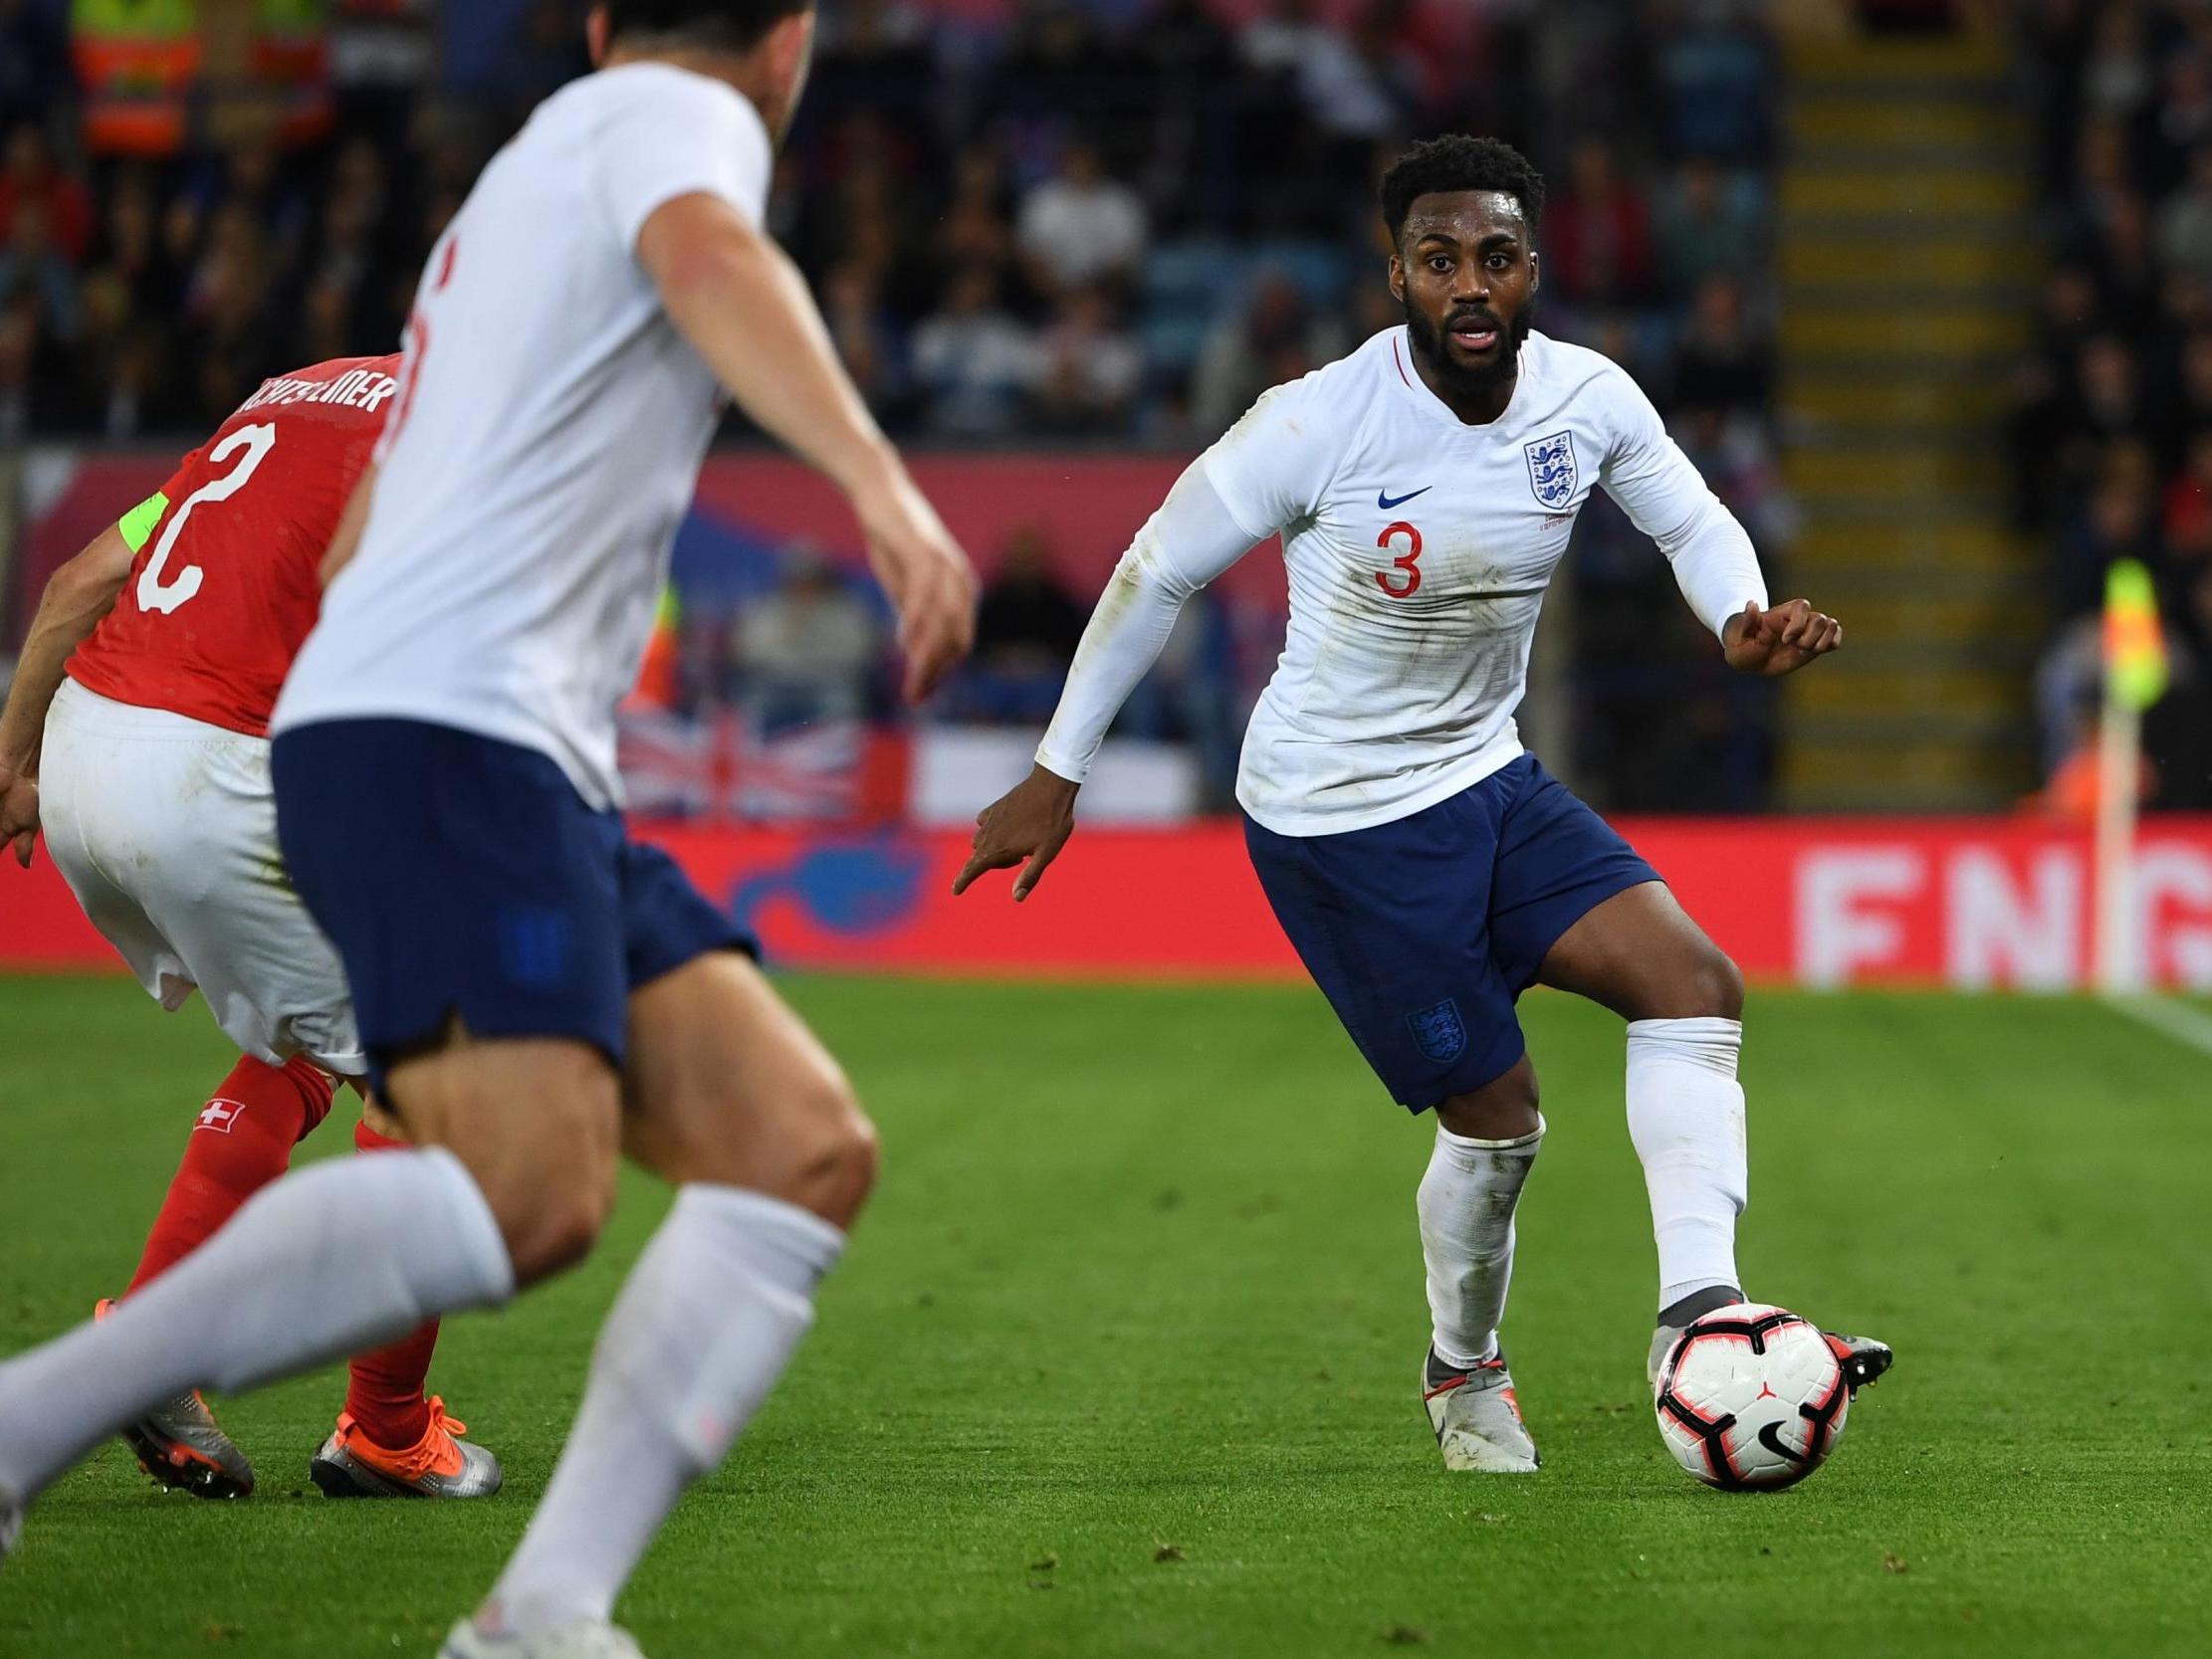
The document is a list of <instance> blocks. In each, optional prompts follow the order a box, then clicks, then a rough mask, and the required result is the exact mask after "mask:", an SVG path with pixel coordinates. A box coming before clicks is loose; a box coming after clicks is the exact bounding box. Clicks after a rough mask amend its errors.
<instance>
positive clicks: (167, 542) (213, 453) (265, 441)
mask: <svg viewBox="0 0 2212 1659" xmlns="http://www.w3.org/2000/svg"><path fill="white" fill-rule="evenodd" d="M276 447H277V429H276V427H275V426H274V425H272V424H268V423H264V424H262V425H260V426H242V427H240V428H239V429H238V430H237V431H236V432H233V433H232V434H231V435H230V436H229V437H228V438H225V439H224V440H223V441H222V442H221V443H219V444H217V445H216V446H215V447H214V448H213V449H212V450H210V451H209V452H208V456H207V459H208V462H209V464H210V465H220V464H221V463H222V462H225V461H228V460H229V459H230V458H231V457H232V456H234V455H236V454H237V453H238V452H239V451H240V450H244V451H245V452H246V458H245V459H244V460H243V461H241V462H239V463H238V465H237V466H235V467H233V468H232V469H231V470H230V471H229V472H227V473H225V474H224V475H223V476H222V477H221V478H217V479H210V480H209V481H208V482H207V483H205V484H203V485H201V486H200V487H199V488H198V489H197V490H195V491H193V492H192V493H191V494H190V495H189V496H187V497H185V498H184V500H183V501H182V502H181V503H179V504H178V506H177V510H176V511H175V512H174V513H172V514H170V515H169V521H168V522H167V523H166V524H164V525H163V526H162V528H161V539H160V540H159V541H157V542H155V543H154V545H153V557H151V558H150V559H148V560H146V567H145V568H144V569H143V570H141V571H139V572H138V608H139V609H140V610H142V611H159V612H160V613H161V614H162V615H163V616H166V615H168V614H169V613H170V612H171V611H173V610H175V609H176V608H177V607H178V606H179V605H181V604H183V603H184V602H185V601H186V600H187V599H189V598H191V597H192V595H193V594H195V593H197V592H199V590H200V582H201V581H202V580H203V579H204V577H205V574H206V573H205V572H204V571H202V570H201V569H200V567H199V566H198V565H196V564H187V565H186V566H185V567H184V568H183V569H181V570H179V571H178V572H177V573H176V580H174V581H166V582H165V581H163V580H162V579H161V574H162V572H163V571H164V570H165V569H166V568H167V567H168V563H169V554H170V552H171V551H172V550H173V549H174V548H175V546H176V538H177V537H178V536H180V535H182V534H183V533H184V520H185V519H187V518H191V517H192V510H193V509H194V508H195V507H198V506H199V505H200V504H201V503H202V502H223V501H228V500H230V498H231V497H233V496H235V495H237V494H238V492H239V491H241V490H243V489H245V488H246V481H247V480H248V479H250V478H252V477H253V476H254V469H255V468H256V467H258V466H260V465H261V464H262V462H263V461H265V460H266V459H268V455H269V452H270V451H271V450H273V449H275V448H276Z"/></svg>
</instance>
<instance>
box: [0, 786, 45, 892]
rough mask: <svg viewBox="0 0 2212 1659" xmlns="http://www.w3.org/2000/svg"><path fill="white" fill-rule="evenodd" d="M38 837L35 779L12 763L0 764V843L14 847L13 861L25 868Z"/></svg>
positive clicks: (29, 862) (37, 787)
mask: <svg viewBox="0 0 2212 1659" xmlns="http://www.w3.org/2000/svg"><path fill="white" fill-rule="evenodd" d="M38 838H39V781H38V779H37V778H35V777H26V776H24V775H23V774H22V773H20V772H18V771H16V770H15V768H14V767H12V766H0V845H4V846H7V847H9V848H11V849H13V851H14V853H15V861H16V863H18V864H20V865H22V866H23V868H24V869H26V870H28V869H30V868H31V849H32V847H33V846H35V845H36V844H37V842H38Z"/></svg>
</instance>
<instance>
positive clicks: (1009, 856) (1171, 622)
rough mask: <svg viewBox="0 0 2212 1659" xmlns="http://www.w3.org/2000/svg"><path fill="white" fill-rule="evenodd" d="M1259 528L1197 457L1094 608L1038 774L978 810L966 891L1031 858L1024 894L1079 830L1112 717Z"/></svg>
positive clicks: (1022, 882) (958, 885) (1021, 880)
mask: <svg viewBox="0 0 2212 1659" xmlns="http://www.w3.org/2000/svg"><path fill="white" fill-rule="evenodd" d="M1253 539H1254V538H1253V536H1252V534H1251V532H1250V531H1249V530H1247V529H1245V528H1244V527H1243V526H1242V525H1241V524H1239V523H1238V522H1237V520H1236V518H1235V516H1234V515H1233V514H1231V513H1230V512H1229V510H1228V507H1227V505H1226V504H1225V503H1224V502H1223V501H1222V500H1221V497H1220V495H1219V493H1218V492H1217V490H1216V489H1215V487H1214V484H1213V482H1212V481H1211V479H1210V478H1209V476H1208V473H1207V464H1206V462H1205V461H1203V460H1202V461H1199V462H1197V463H1195V464H1194V465H1193V466H1192V467H1191V469H1190V470H1189V471H1188V472H1186V473H1185V474H1184V475H1183V477H1182V478H1181V479H1179V480H1177V482H1176V486H1175V488H1174V489H1173V490H1171V491H1169V492H1168V499H1167V501H1166V502H1164V503H1163V504H1162V505H1161V508H1160V511H1159V512H1158V513H1155V514H1154V515H1153V516H1152V517H1151V518H1148V519H1147V520H1146V521H1145V526H1144V528H1143V529H1141V530H1139V531H1138V532H1137V539H1136V540H1135V541H1133V542H1131V543H1130V546H1129V551H1127V552H1126V553H1124V554H1122V557H1121V562H1120V563H1119V564H1117V565H1116V566H1115V567H1114V574H1113V577H1112V579H1111V580H1109V581H1108V582H1107V584H1106V591H1105V592H1104V593H1103V594H1101V595H1100V596H1099V600H1098V606H1097V608H1096V609H1095V610H1093V611H1092V612H1091V620H1090V626H1089V627H1087V628H1085V629H1084V630H1083V643H1082V644H1081V645H1080V646H1078V647H1077V648H1076V651H1075V662H1074V664H1073V666H1071V667H1070V668H1069V669H1068V673H1067V685H1066V687H1065V688H1064V689H1063V690H1062V691H1061V693H1060V706H1059V708H1058V709H1057V710H1056V711H1055V712H1054V713H1053V716H1052V725H1051V726H1050V728H1049V729H1047V730H1046V732H1045V733H1044V741H1043V742H1042V743H1040V744H1039V745H1038V746H1037V763H1036V766H1035V767H1034V769H1032V770H1031V771H1030V773H1029V775H1028V776H1027V777H1026V778H1024V779H1023V780H1022V781H1021V782H1020V783H1018V784H1016V785H1015V786H1014V787H1013V788H1012V789H1010V790H1008V791H1007V792H1006V794H1005V795H1003V796H1001V797H1000V798H999V799H998V800H996V801H995V802H993V803H992V804H991V805H990V806H987V807H986V808H984V810H983V811H982V812H981V813H979V814H978V815H977V818H976V841H975V851H974V854H973V856H971V857H970V859H969V860H968V863H967V866H966V867H965V868H964V869H963V870H962V871H961V873H960V875H959V876H958V877H957V878H955V880H954V882H953V892H954V894H955V895H956V896H957V895H959V894H963V893H966V892H967V891H968V889H969V886H970V885H971V884H972V883H973V882H974V881H975V880H976V878H977V877H978V876H981V875H982V874H984V872H985V871H987V870H1007V869H1011V868H1012V867H1013V866H1014V865H1017V864H1018V865H1020V866H1021V867H1022V870H1021V874H1020V875H1018V876H1016V877H1015V878H1014V882H1013V896H1014V899H1015V901H1016V902H1017V903H1018V902H1019V901H1021V900H1023V899H1026V898H1028V896H1029V893H1030V890H1031V889H1032V888H1034V887H1035V886H1036V885H1037V882H1038V881H1039V880H1040V879H1041V878H1042V877H1043V875H1044V872H1045V869H1046V867H1047V866H1049V865H1050V864H1051V862H1052V861H1053V860H1054V859H1055V858H1057V857H1059V854H1060V849H1061V848H1062V847H1064V846H1066V845H1067V839H1068V837H1069V836H1070V835H1072V834H1073V833H1074V831H1075V797H1076V795H1077V793H1078V792H1079V791H1080V790H1081V789H1082V787H1083V779H1084V777H1085V776H1087V775H1088V773H1089V771H1090V765H1091V761H1092V759H1093V758H1094V757H1095V756H1096V755H1097V753H1098V747H1099V744H1101V743H1102V742H1104V741H1105V740H1106V730H1107V727H1109V726H1112V725H1113V724H1114V717H1115V716H1116V715H1117V714H1119V713H1120V712H1121V706H1122V705H1123V704H1124V703H1126V702H1128V701H1129V694H1130V693H1131V692H1133V691H1135V690H1136V689H1137V682H1138V681H1140V680H1142V679H1143V678H1144V677H1145V673H1146V671H1147V670H1149V669H1150V668H1151V667H1152V665H1153V664H1154V663H1155V662H1157V661H1158V660H1159V657H1160V651H1161V648H1162V647H1163V646H1165V645H1166V644H1167V643H1168V636H1169V635H1170V634H1171V633H1173V632H1174V631H1175V623H1176V618H1177V616H1179V615H1180V614H1181V613H1182V610H1183V606H1184V603H1185V602H1186V601H1187V600H1188V599H1189V598H1190V597H1191V595H1192V594H1194V593H1196V592H1197V591H1198V590H1199V589H1200V588H1202V587H1204V586H1205V585H1206V584H1207V583H1208V582H1211V581H1212V580H1214V578H1215V577H1217V576H1218V575H1219V574H1220V573H1221V572H1222V571H1224V570H1226V569H1227V568H1228V567H1229V566H1230V565H1232V564H1234V563H1235V562H1236V561H1237V560H1238V559H1240V558H1242V557H1243V556H1244V554H1245V553H1247V552H1249V551H1250V550H1251V545H1252V541H1253Z"/></svg>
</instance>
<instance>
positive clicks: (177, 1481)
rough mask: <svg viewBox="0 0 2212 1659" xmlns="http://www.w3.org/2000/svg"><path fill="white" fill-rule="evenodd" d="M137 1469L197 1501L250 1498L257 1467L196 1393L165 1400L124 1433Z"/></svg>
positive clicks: (123, 1435)
mask: <svg viewBox="0 0 2212 1659" xmlns="http://www.w3.org/2000/svg"><path fill="white" fill-rule="evenodd" d="M122 1443H123V1444H124V1445H126V1446H128V1447H129V1448H130V1450H131V1453H132V1455H133V1456H135V1457H136V1458H137V1460H138V1467H139V1468H141V1469H143V1470H144V1471H145V1472H146V1473H147V1474H149V1475H151V1476H152V1477H153V1478H154V1479H155V1480H157V1481H159V1482H160V1483H161V1484H162V1485H163V1486H167V1487H174V1488H175V1489H176V1490H177V1491H179V1492H189V1493H190V1494H191V1495H192V1496H193V1497H195V1498H250V1497H252V1496H253V1490H254V1466H253V1465H252V1464H251V1463H250V1462H248V1461H247V1459H246V1454H245V1453H244V1452H242V1451H240V1450H239V1449H238V1444H237V1442H236V1441H234V1440H232V1439H231V1437H230V1436H229V1435H227V1434H225V1433H224V1432H223V1430H222V1425H221V1424H219V1423H217V1422H216V1421H215V1413H214V1412H212V1411H210V1410H208V1408H207V1401H205V1400H204V1399H202V1398H200V1396H199V1394H198V1393H197V1392H194V1393H190V1394H179V1395H177V1396H176V1398H174V1399H171V1400H164V1401H162V1402H161V1403H160V1404H159V1405H157V1406H155V1407H154V1408H153V1409H152V1410H151V1411H149V1412H147V1413H146V1414H145V1415H144V1416H143V1417H140V1418H139V1419H138V1420H137V1421H136V1422H134V1423H132V1424H130V1425H129V1426H128V1427H127V1428H125V1429H124V1430H123V1431H122Z"/></svg>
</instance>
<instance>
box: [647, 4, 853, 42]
mask: <svg viewBox="0 0 2212 1659" xmlns="http://www.w3.org/2000/svg"><path fill="white" fill-rule="evenodd" d="M605 4H606V9H607V39H608V40H609V41H620V40H623V39H625V38H635V37H638V36H656V37H658V38H660V39H662V40H666V41H670V42H680V43H682V44H683V45H686V46H702V47H707V48H709V49H711V50H714V51H719V52H750V51H752V50H753V49H754V48H755V47H756V46H759V45H760V44H761V41H762V39H763V37H765V36H766V35H767V34H768V32H769V31H770V30H771V29H773V28H774V27H775V26H776V25H777V24H778V23H780V22H782V21H783V20H784V19H785V18H786V17H789V16H791V15H792V14H794V13H796V12H803V11H808V10H811V9H812V7H813V4H814V0H605Z"/></svg>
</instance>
